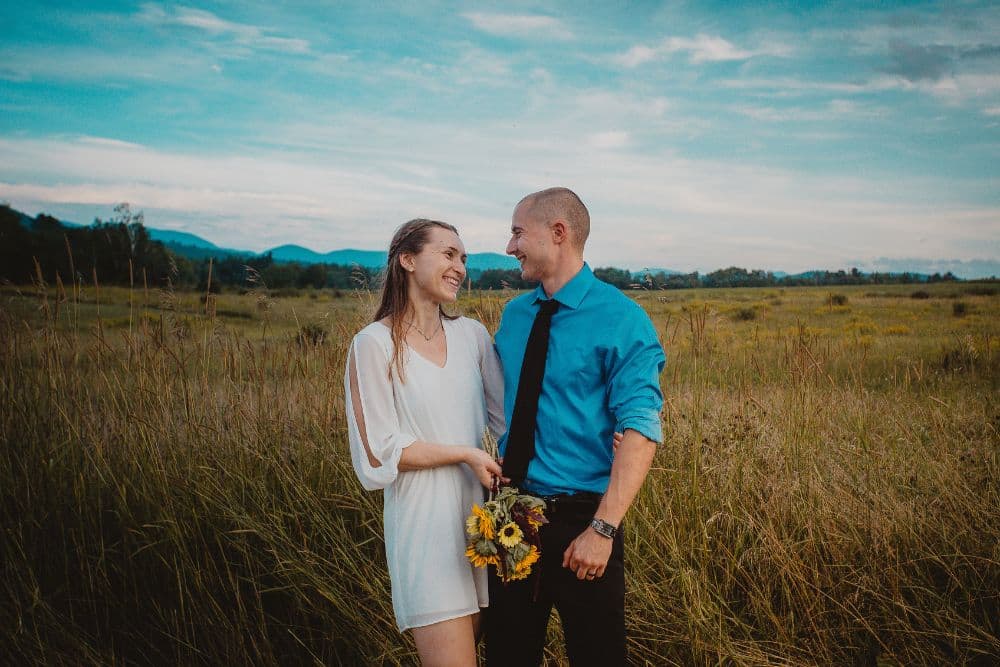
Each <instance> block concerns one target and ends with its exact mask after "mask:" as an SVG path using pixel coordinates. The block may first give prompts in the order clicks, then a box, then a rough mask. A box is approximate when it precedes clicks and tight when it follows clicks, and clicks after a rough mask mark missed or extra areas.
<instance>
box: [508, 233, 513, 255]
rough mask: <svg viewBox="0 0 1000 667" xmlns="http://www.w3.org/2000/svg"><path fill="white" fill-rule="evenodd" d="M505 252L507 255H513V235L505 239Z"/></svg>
mask: <svg viewBox="0 0 1000 667" xmlns="http://www.w3.org/2000/svg"><path fill="white" fill-rule="evenodd" d="M507 254H508V255H513V254H514V237H513V236H511V237H510V241H507Z"/></svg>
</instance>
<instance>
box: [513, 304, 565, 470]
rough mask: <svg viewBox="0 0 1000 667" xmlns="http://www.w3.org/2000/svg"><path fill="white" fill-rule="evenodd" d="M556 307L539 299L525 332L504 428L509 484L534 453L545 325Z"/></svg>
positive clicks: (546, 338) (546, 346) (545, 344)
mask: <svg viewBox="0 0 1000 667" xmlns="http://www.w3.org/2000/svg"><path fill="white" fill-rule="evenodd" d="M557 310H559V302H558V301H556V300H554V299H550V300H548V301H542V303H541V306H540V307H539V308H538V314H537V315H535V322H534V324H532V325H531V333H530V334H528V345H527V346H526V347H525V348H524V361H522V362H521V379H520V380H519V381H518V383H517V398H516V399H514V414H513V415H512V416H511V418H510V428H508V429H507V447H506V449H505V450H504V458H503V474H504V476H505V477H510V480H511V484H513V485H515V486H517V485H519V484H520V483H521V482H522V481H523V480H524V478H525V476H526V475H527V474H528V462H529V461H531V459H532V457H533V456H534V455H535V419H536V417H537V416H538V397H539V396H540V395H541V393H542V377H543V376H544V375H545V357H546V356H548V353H549V326H550V325H551V324H552V315H553V313H555V312H556V311H557Z"/></svg>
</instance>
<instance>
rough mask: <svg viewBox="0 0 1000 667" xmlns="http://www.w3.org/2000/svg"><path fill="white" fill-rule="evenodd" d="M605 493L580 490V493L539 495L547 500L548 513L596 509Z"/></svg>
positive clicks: (546, 509)
mask: <svg viewBox="0 0 1000 667" xmlns="http://www.w3.org/2000/svg"><path fill="white" fill-rule="evenodd" d="M603 497H604V496H603V494H600V493H593V492H592V491H580V492H578V493H557V494H556V495H554V496H539V498H541V499H542V500H544V501H545V512H546V514H549V513H554V512H558V511H559V510H566V511H569V510H585V509H589V510H590V511H594V510H596V509H597V506H598V505H600V504H601V498H603Z"/></svg>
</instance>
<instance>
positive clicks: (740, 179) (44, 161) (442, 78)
mask: <svg viewBox="0 0 1000 667" xmlns="http://www.w3.org/2000/svg"><path fill="white" fill-rule="evenodd" d="M498 6H499V7H502V9H496V7H498ZM555 185H561V186H566V187H569V188H571V189H573V190H574V191H575V192H576V193H577V194H578V195H579V196H580V197H581V199H582V200H583V201H584V203H585V204H587V206H588V208H589V209H590V213H591V219H592V231H591V236H590V240H589V241H588V244H587V253H586V256H587V258H588V259H589V261H590V262H591V264H592V265H594V266H609V265H613V266H619V267H628V268H632V269H639V268H642V267H657V268H669V269H674V270H680V271H692V270H699V271H702V272H707V271H711V270H714V269H718V268H723V267H728V266H740V267H744V268H748V269H752V268H760V269H767V270H781V271H789V272H796V271H802V270H807V269H813V268H827V269H840V268H849V267H852V266H856V267H859V268H861V269H863V270H873V269H878V270H894V269H905V268H909V269H915V270H920V269H923V270H937V269H944V270H949V269H950V270H955V271H956V273H958V274H960V275H961V274H963V273H964V274H965V275H966V276H967V277H972V275H971V274H975V273H982V274H984V275H989V274H997V275H1000V4H997V3H992V2H960V1H959V2H943V3H921V2H899V3H896V2H878V3H872V2H863V3H846V2H844V3H839V2H838V3H832V2H792V1H782V2H759V3H757V2H754V3H745V2H716V1H712V0H701V1H697V2H614V1H606V2H588V1H586V0H578V1H577V2H507V3H482V2H479V3H477V2H472V3H451V2H436V1H434V0H428V1H423V2H392V1H386V2H356V3H355V2H315V3H314V2H307V3H297V2H280V3H275V2H257V1H256V0H240V1H238V2H227V1H221V2H211V3H187V4H174V3H169V2H148V3H130V2H66V1H63V2H53V3H41V2H31V1H27V2H6V3H2V7H0V200H2V201H5V202H9V203H10V204H11V205H12V206H14V207H15V208H18V209H20V210H23V211H25V212H26V213H29V214H32V215H34V214H36V213H39V212H46V213H49V214H51V215H55V216H56V217H59V218H61V219H66V220H72V221H76V222H83V223H88V222H91V221H92V220H93V219H94V218H95V217H100V218H102V219H105V220H106V219H108V218H109V217H111V216H112V215H113V210H112V209H113V207H114V205H115V204H116V203H118V202H123V201H124V202H129V203H130V204H131V206H132V208H133V209H138V210H142V211H143V213H144V215H145V219H146V224H147V225H148V226H151V227H157V228H161V229H172V230H178V231H187V232H191V233H195V234H198V235H199V236H202V237H203V238H205V239H207V240H209V241H212V242H214V243H216V244H218V245H221V246H224V247H232V248H240V249H248V250H254V251H262V250H265V249H267V248H271V247H274V246H278V245H282V244H285V243H294V244H298V245H302V246H305V247H308V248H311V249H313V250H316V251H318V252H327V251H329V250H334V249H339V248H362V249H384V248H385V247H386V246H387V245H388V240H389V238H390V236H391V235H392V232H393V230H394V229H395V228H396V227H397V226H398V225H400V224H401V223H403V222H405V221H406V220H408V219H410V218H415V217H431V218H436V219H440V220H445V221H448V222H451V223H452V224H455V225H456V226H457V227H458V228H459V231H460V233H461V235H462V238H463V240H464V242H465V245H466V248H467V249H468V250H469V252H488V251H495V252H503V248H504V246H505V244H506V242H507V239H508V237H509V228H510V216H511V212H512V209H513V207H514V205H515V204H516V203H517V202H518V201H519V200H520V199H521V197H523V196H524V195H526V194H528V193H531V192H534V191H537V190H540V189H542V188H546V187H550V186H555Z"/></svg>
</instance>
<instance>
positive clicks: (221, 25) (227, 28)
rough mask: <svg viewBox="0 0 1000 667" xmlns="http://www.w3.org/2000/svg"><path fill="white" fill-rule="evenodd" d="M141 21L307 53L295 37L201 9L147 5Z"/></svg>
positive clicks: (307, 46) (282, 49) (241, 42)
mask: <svg viewBox="0 0 1000 667" xmlns="http://www.w3.org/2000/svg"><path fill="white" fill-rule="evenodd" d="M138 18H139V20H140V21H143V22H146V23H152V24H156V25H178V26H184V27H187V28H194V29H196V30H201V31H203V32H206V33H209V34H211V35H215V36H225V37H229V38H231V39H233V40H234V41H235V42H236V43H237V44H239V45H241V46H247V47H251V48H253V47H256V48H261V49H267V50H272V51H283V52H286V53H297V54H302V53H308V52H309V42H308V41H306V40H304V39H299V38H295V37H279V36H275V35H272V34H269V33H271V32H273V31H272V30H270V29H268V28H263V27H260V26H256V25H251V24H248V23H238V22H235V21H228V20H226V19H223V18H222V17H220V16H218V15H216V14H213V13H212V12H209V11H206V10H204V9H194V8H191V7H179V6H178V7H171V8H164V7H162V6H161V5H157V4H153V3H148V4H145V5H143V6H142V11H140V12H139V14H138Z"/></svg>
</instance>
